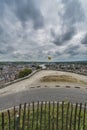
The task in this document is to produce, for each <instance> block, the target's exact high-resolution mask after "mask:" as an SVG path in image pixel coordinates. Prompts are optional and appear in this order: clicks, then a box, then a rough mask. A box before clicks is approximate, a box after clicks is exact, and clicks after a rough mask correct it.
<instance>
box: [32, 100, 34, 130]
mask: <svg viewBox="0 0 87 130" xmlns="http://www.w3.org/2000/svg"><path fill="white" fill-rule="evenodd" d="M32 110H33V114H32V130H33V126H34V102H32Z"/></svg>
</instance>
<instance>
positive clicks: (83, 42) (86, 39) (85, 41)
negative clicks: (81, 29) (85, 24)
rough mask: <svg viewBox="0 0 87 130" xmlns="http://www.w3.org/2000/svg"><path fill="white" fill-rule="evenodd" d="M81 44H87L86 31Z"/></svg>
mask: <svg viewBox="0 0 87 130" xmlns="http://www.w3.org/2000/svg"><path fill="white" fill-rule="evenodd" d="M81 43H82V44H84V45H87V33H86V34H85V36H84V38H83V39H82V41H81Z"/></svg>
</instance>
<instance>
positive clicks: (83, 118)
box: [0, 102, 87, 130]
mask: <svg viewBox="0 0 87 130" xmlns="http://www.w3.org/2000/svg"><path fill="white" fill-rule="evenodd" d="M3 115H4V118H3V119H4V121H3V123H2V114H0V130H1V129H2V124H3V126H4V130H10V129H11V130H14V126H15V128H16V130H19V129H18V128H17V127H19V128H20V130H27V129H29V130H87V109H86V106H84V107H83V106H82V104H79V105H78V104H76V105H73V104H71V103H65V102H62V103H58V102H57V103H54V102H48V103H47V102H45V103H43V102H41V103H39V102H38V103H32V104H27V105H26V104H24V107H23V106H22V107H21V106H20V107H19V108H15V111H14V110H10V111H7V112H4V113H3ZM17 115H20V116H19V117H18V118H17ZM14 124H15V125H14Z"/></svg>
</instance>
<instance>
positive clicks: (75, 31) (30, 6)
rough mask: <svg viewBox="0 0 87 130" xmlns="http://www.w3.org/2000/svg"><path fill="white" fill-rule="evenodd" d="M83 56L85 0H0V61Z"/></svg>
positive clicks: (86, 19)
mask: <svg viewBox="0 0 87 130" xmlns="http://www.w3.org/2000/svg"><path fill="white" fill-rule="evenodd" d="M48 56H50V57H52V61H80V60H87V1H86V0H0V61H47V60H48Z"/></svg>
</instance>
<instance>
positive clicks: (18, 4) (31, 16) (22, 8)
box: [7, 0, 44, 29]
mask: <svg viewBox="0 0 87 130" xmlns="http://www.w3.org/2000/svg"><path fill="white" fill-rule="evenodd" d="M7 4H8V6H9V7H10V8H11V6H13V8H12V10H13V11H14V13H15V15H16V17H17V18H18V19H19V20H20V21H21V23H22V25H23V26H24V25H26V22H29V21H32V22H33V27H34V28H35V29H38V28H42V27H43V26H44V18H43V16H42V13H41V11H40V9H39V8H37V3H35V2H34V0H12V1H8V0H7Z"/></svg>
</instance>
